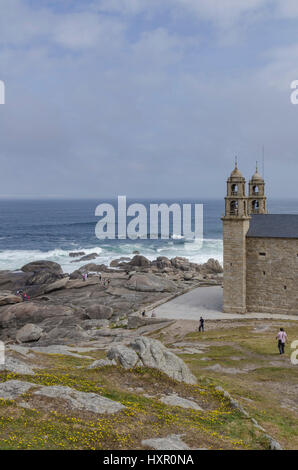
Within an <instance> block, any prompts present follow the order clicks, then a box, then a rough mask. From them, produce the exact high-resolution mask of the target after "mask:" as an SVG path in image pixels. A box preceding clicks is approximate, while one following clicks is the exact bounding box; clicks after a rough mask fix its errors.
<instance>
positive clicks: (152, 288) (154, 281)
mask: <svg viewBox="0 0 298 470" xmlns="http://www.w3.org/2000/svg"><path fill="white" fill-rule="evenodd" d="M127 287H128V289H131V290H136V291H141V292H175V291H176V289H177V287H176V285H175V283H174V282H173V281H171V280H169V279H166V278H162V277H159V276H155V275H154V274H150V273H149V274H133V275H132V276H131V278H130V279H129V281H128V282H127Z"/></svg>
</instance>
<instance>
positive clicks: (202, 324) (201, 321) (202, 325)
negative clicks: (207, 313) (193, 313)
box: [199, 317, 205, 332]
mask: <svg viewBox="0 0 298 470" xmlns="http://www.w3.org/2000/svg"><path fill="white" fill-rule="evenodd" d="M204 322H205V320H204V318H203V317H201V318H200V326H199V332H201V331H202V332H204Z"/></svg>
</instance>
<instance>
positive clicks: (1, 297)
mask: <svg viewBox="0 0 298 470" xmlns="http://www.w3.org/2000/svg"><path fill="white" fill-rule="evenodd" d="M22 301H23V299H22V297H21V296H19V295H14V294H12V293H11V292H0V306H1V305H9V304H18V303H20V302H22Z"/></svg>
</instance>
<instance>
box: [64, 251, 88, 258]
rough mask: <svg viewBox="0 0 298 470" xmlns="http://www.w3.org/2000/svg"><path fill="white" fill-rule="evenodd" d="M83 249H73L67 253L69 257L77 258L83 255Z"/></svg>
mask: <svg viewBox="0 0 298 470" xmlns="http://www.w3.org/2000/svg"><path fill="white" fill-rule="evenodd" d="M85 254H86V253H85V251H73V252H71V253H69V254H68V256H70V257H71V258H78V257H79V256H85Z"/></svg>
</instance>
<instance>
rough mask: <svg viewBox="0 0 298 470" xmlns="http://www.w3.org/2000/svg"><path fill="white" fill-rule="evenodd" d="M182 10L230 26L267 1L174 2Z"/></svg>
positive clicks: (208, 0)
mask: <svg viewBox="0 0 298 470" xmlns="http://www.w3.org/2000/svg"><path fill="white" fill-rule="evenodd" d="M175 3H176V4H177V5H179V6H181V7H182V8H183V9H186V10H189V11H190V12H192V13H193V14H195V15H196V16H197V17H198V18H199V19H205V20H209V21H213V22H215V23H216V24H219V25H224V26H230V25H232V24H233V23H235V22H236V21H237V20H239V19H240V18H241V16H243V15H246V14H248V13H254V12H256V11H257V10H259V9H260V8H262V7H263V6H264V5H266V3H268V0H250V1H249V2H247V1H239V0H220V1H218V0H175Z"/></svg>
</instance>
